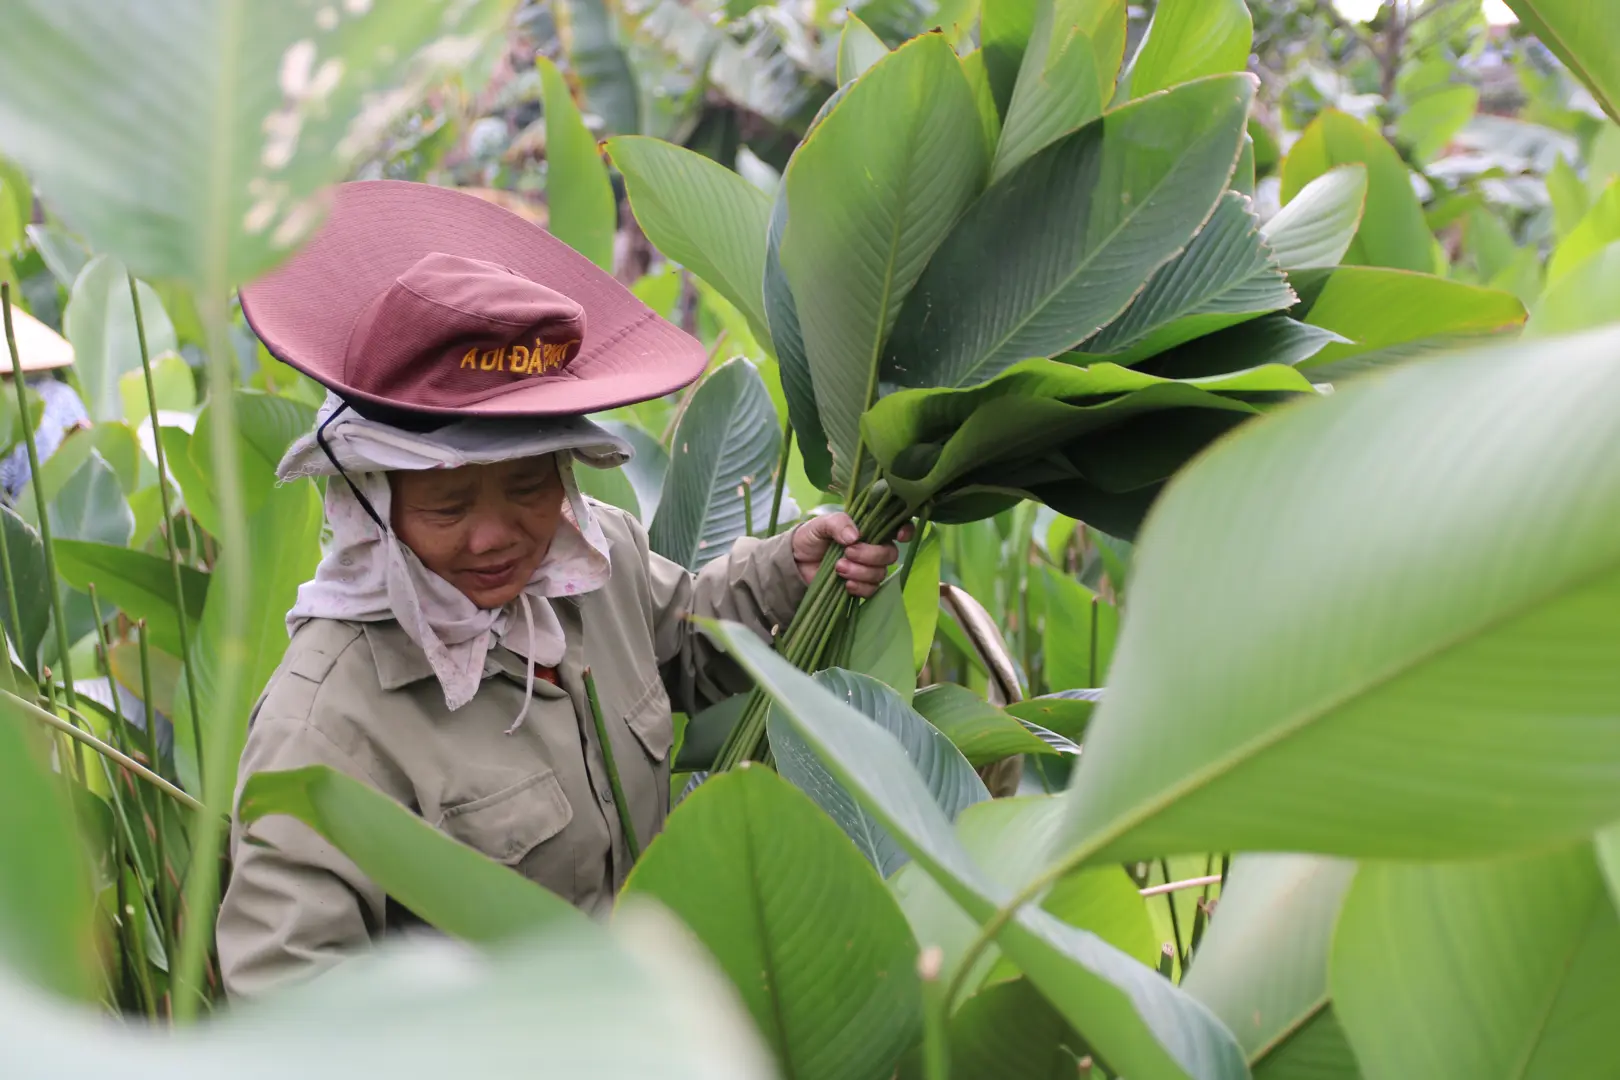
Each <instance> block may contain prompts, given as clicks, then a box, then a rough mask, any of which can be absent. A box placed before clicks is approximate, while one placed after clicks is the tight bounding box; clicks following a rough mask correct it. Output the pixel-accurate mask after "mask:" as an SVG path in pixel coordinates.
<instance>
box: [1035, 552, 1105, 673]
mask: <svg viewBox="0 0 1620 1080" xmlns="http://www.w3.org/2000/svg"><path fill="white" fill-rule="evenodd" d="M1031 587H1034V583H1033V582H1031ZM1041 588H1042V593H1043V594H1044V596H1045V603H1046V626H1045V630H1044V632H1043V633H1042V635H1041V642H1042V655H1043V657H1044V663H1045V665H1046V682H1047V685H1049V686H1061V687H1064V688H1066V689H1068V688H1081V689H1089V688H1092V687H1097V686H1103V685H1105V684H1106V683H1107V680H1108V667H1109V664H1110V663H1111V662H1112V661H1113V658H1114V643H1115V639H1116V638H1117V636H1118V634H1119V609H1118V608H1116V607H1115V606H1114V605H1113V604H1110V603H1108V602H1107V601H1105V600H1104V599H1103V598H1102V597H1100V596H1098V595H1097V594H1096V593H1094V592H1092V591H1091V590H1090V589H1088V588H1086V587H1085V586H1084V585H1082V584H1080V582H1078V581H1076V580H1075V579H1074V578H1072V577H1070V576H1069V575H1068V574H1064V573H1060V572H1059V571H1057V570H1055V569H1053V568H1052V567H1050V566H1045V567H1042V568H1041Z"/></svg>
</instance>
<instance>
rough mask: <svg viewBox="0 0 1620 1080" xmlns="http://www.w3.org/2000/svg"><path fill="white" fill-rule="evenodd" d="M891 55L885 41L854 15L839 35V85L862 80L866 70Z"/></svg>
mask: <svg viewBox="0 0 1620 1080" xmlns="http://www.w3.org/2000/svg"><path fill="white" fill-rule="evenodd" d="M888 54H889V47H888V46H887V45H885V44H883V39H882V38H880V37H878V36H877V35H876V34H874V33H872V28H871V27H870V26H867V25H866V24H865V23H863V22H861V19H860V16H858V15H855V14H853V13H851V14H850V16H849V18H848V19H846V20H845V22H844V29H843V30H842V31H840V32H839V34H838V70H837V77H838V85H839V86H843V85H845V84H846V83H850V82H853V81H855V80H856V79H858V78H860V77H861V76H862V75H863V74H865V73H866V70H867V69H868V68H870V67H871V66H872V65H873V64H875V63H877V62H878V61H879V60H881V59H883V58H884V57H885V56H887V55H888Z"/></svg>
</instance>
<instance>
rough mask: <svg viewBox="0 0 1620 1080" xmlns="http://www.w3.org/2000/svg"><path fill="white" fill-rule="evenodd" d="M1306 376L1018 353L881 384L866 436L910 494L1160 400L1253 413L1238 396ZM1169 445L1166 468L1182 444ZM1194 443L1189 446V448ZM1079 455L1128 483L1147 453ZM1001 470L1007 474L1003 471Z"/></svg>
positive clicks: (1111, 425) (1112, 423)
mask: <svg viewBox="0 0 1620 1080" xmlns="http://www.w3.org/2000/svg"><path fill="white" fill-rule="evenodd" d="M1310 389H1311V384H1310V381H1309V380H1308V379H1306V378H1305V377H1304V376H1302V375H1300V374H1299V373H1298V372H1296V371H1294V370H1292V369H1291V368H1286V367H1281V366H1271V367H1264V368H1257V369H1254V370H1251V371H1244V372H1239V373H1236V374H1233V375H1225V376H1220V377H1217V378H1211V379H1195V380H1189V381H1187V382H1176V381H1173V380H1168V379H1160V378H1158V377H1156V376H1153V375H1146V374H1143V373H1141V372H1138V371H1133V370H1131V369H1129V368H1123V367H1119V366H1118V365H1116V364H1093V365H1091V366H1090V367H1080V366H1078V365H1074V364H1066V363H1063V362H1061V361H1057V360H1041V359H1036V360H1026V361H1024V362H1023V363H1021V364H1017V365H1014V366H1013V367H1011V368H1008V369H1007V370H1006V371H1004V372H1002V373H1001V374H1000V375H999V376H997V377H996V378H995V379H993V380H991V381H990V382H988V383H985V384H983V385H981V386H975V387H971V388H967V389H960V390H958V389H949V388H940V389H928V390H909V391H902V392H900V393H896V394H891V395H889V396H888V397H885V398H884V399H883V400H881V401H879V402H878V403H877V405H876V406H874V407H873V409H872V410H871V412H870V413H868V414H867V419H866V421H865V430H866V441H867V445H868V446H869V447H870V448H871V450H872V453H873V454H874V455H875V456H876V458H877V460H878V462H879V463H880V464H881V465H882V466H883V468H884V469H885V470H886V472H887V473H888V476H889V482H890V485H891V487H893V489H894V490H895V491H896V492H897V493H898V494H899V495H901V497H903V498H905V499H906V500H908V501H909V502H911V503H912V504H914V505H915V504H919V503H921V502H922V501H923V500H925V499H928V498H930V497H932V496H933V495H935V494H936V493H938V492H940V491H942V490H945V489H946V488H947V487H948V486H950V485H952V484H954V483H956V482H957V481H959V480H961V478H963V477H965V476H968V475H969V474H970V473H972V472H973V471H974V470H984V471H987V472H989V473H996V472H997V471H998V470H997V469H996V467H995V463H996V462H998V461H1003V462H1004V461H1012V460H1018V459H1023V458H1033V457H1039V456H1043V455H1045V454H1046V453H1047V452H1048V451H1049V450H1051V449H1052V448H1054V447H1056V446H1060V445H1073V444H1076V443H1078V442H1082V441H1083V440H1084V439H1085V438H1086V437H1089V436H1097V435H1099V434H1106V433H1107V432H1109V431H1110V430H1118V431H1125V430H1126V428H1125V425H1126V422H1127V421H1129V420H1131V419H1132V418H1135V417H1139V416H1142V415H1145V414H1151V413H1158V412H1162V411H1165V410H1172V409H1176V410H1183V411H1189V410H1202V409H1208V410H1214V411H1218V412H1230V413H1234V414H1239V415H1253V414H1254V413H1255V412H1257V411H1258V409H1257V407H1256V406H1255V405H1252V404H1250V403H1249V402H1248V401H1247V400H1245V398H1246V397H1248V396H1255V395H1266V394H1275V393H1279V392H1282V393H1290V392H1291V393H1308V392H1310ZM1163 446H1164V447H1165V448H1167V449H1174V450H1176V451H1177V452H1176V453H1175V454H1173V455H1172V457H1173V458H1174V460H1173V461H1171V462H1170V464H1169V468H1168V469H1167V470H1165V471H1163V472H1161V474H1160V475H1158V476H1150V477H1149V480H1155V479H1160V480H1162V479H1163V478H1164V477H1165V476H1168V475H1169V471H1170V470H1173V469H1174V467H1175V466H1176V465H1179V464H1180V463H1181V461H1182V460H1184V459H1185V458H1184V455H1185V454H1187V453H1189V451H1187V450H1185V448H1181V447H1176V446H1172V444H1171V443H1170V442H1165V443H1164V444H1163ZM1196 448H1197V447H1195V448H1194V449H1196ZM1093 456H1094V457H1095V458H1096V460H1094V461H1091V462H1089V464H1090V465H1091V466H1092V467H1093V468H1094V469H1096V470H1097V471H1098V474H1099V476H1100V477H1107V478H1109V479H1112V480H1118V481H1119V482H1120V483H1122V484H1123V485H1124V486H1123V487H1117V486H1116V487H1113V488H1112V490H1129V489H1130V488H1131V487H1135V486H1140V482H1141V479H1140V477H1139V476H1134V475H1133V476H1126V475H1125V474H1126V473H1127V472H1140V471H1141V470H1142V469H1143V468H1146V467H1149V466H1152V465H1154V464H1155V461H1153V460H1150V458H1149V457H1148V456H1145V455H1137V456H1136V457H1134V458H1130V457H1121V456H1119V455H1117V454H1115V453H1113V452H1112V451H1111V450H1109V451H1105V452H1103V453H1100V454H1098V455H1093ZM1001 479H1003V480H1005V479H1007V477H1006V475H1005V474H1004V473H1003V475H1002V476H1001Z"/></svg>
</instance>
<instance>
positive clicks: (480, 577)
mask: <svg viewBox="0 0 1620 1080" xmlns="http://www.w3.org/2000/svg"><path fill="white" fill-rule="evenodd" d="M517 565H518V560H516V559H508V560H507V561H506V562H503V563H496V564H495V565H494V566H485V567H479V568H476V569H470V570H467V571H465V573H466V575H467V576H468V577H469V578H471V579H472V580H473V582H474V583H475V584H476V585H478V586H479V587H480V588H483V589H495V588H499V587H500V586H502V585H505V584H507V582H508V581H509V580H510V579H511V577H512V573H513V572H514V571H515V570H516V569H517Z"/></svg>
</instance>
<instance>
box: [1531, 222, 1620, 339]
mask: <svg viewBox="0 0 1620 1080" xmlns="http://www.w3.org/2000/svg"><path fill="white" fill-rule="evenodd" d="M1616 282H1620V242H1616V243H1612V244H1610V245H1609V246H1608V247H1606V248H1603V249H1602V250H1600V251H1599V252H1597V253H1596V254H1595V255H1592V256H1591V257H1590V258H1588V259H1586V260H1585V261H1584V262H1582V263H1581V264H1580V265H1578V266H1576V267H1574V268H1573V269H1572V270H1570V271H1569V272H1568V273H1566V274H1565V275H1564V276H1563V277H1561V278H1559V279H1558V280H1557V281H1556V282H1552V283H1550V284H1549V285H1548V286H1547V291H1546V292H1545V293H1543V294H1542V295H1541V298H1540V299H1539V300H1537V301H1536V305H1535V309H1534V310H1533V311H1532V312H1531V314H1530V319H1529V321H1528V322H1527V323H1526V324H1525V336H1526V337H1537V338H1543V337H1552V336H1556V335H1559V334H1569V333H1574V332H1576V331H1580V330H1589V329H1591V328H1593V327H1596V326H1602V325H1604V324H1605V323H1610V322H1613V321H1614V312H1613V310H1612V309H1611V308H1610V307H1609V298H1610V297H1612V296H1613V295H1614V288H1615V283H1616Z"/></svg>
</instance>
